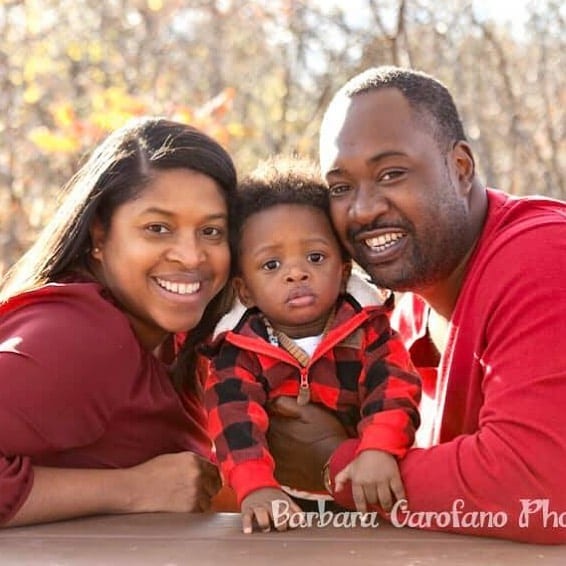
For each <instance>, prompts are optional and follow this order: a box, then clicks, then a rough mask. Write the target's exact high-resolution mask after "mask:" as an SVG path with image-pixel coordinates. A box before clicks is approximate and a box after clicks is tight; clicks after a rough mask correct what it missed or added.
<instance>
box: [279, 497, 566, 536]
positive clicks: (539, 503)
mask: <svg viewBox="0 0 566 566" xmlns="http://www.w3.org/2000/svg"><path fill="white" fill-rule="evenodd" d="M317 503H318V511H304V512H300V513H296V512H293V513H291V512H290V511H289V503H288V502H287V501H285V500H283V499H277V500H275V501H273V502H272V503H271V509H272V513H273V523H274V525H275V526H276V527H277V526H278V525H282V524H284V523H287V524H288V526H289V527H290V528H307V527H320V528H323V527H334V528H341V529H348V528H354V527H362V528H377V527H379V525H380V520H381V519H382V517H381V515H380V514H379V513H377V512H375V511H368V512H365V513H362V512H360V511H340V512H333V511H326V510H325V501H324V500H318V502H317ZM519 505H520V512H519V515H518V518H517V522H518V526H519V527H520V528H524V529H528V528H529V525H530V523H531V521H532V520H534V519H535V518H536V519H537V523H539V521H540V519H542V524H543V526H544V527H545V528H554V529H556V528H566V511H557V510H553V509H552V507H551V505H550V500H549V499H519ZM388 519H389V521H388V522H389V523H391V524H392V525H393V526H394V527H398V528H401V527H412V528H417V529H426V528H432V529H434V528H438V529H444V528H455V529H466V528H469V529H477V528H486V527H487V528H496V529H497V528H502V527H505V526H506V525H507V524H508V522H509V516H508V515H507V513H506V512H504V511H476V510H474V511H469V510H468V511H467V510H466V508H465V502H464V500H463V499H455V500H454V502H453V503H452V506H451V508H450V509H448V510H446V511H418V512H411V511H410V510H409V509H408V508H407V501H406V500H404V499H401V500H399V501H397V502H396V503H395V504H394V505H393V508H392V509H391V513H390V515H389V516H388Z"/></svg>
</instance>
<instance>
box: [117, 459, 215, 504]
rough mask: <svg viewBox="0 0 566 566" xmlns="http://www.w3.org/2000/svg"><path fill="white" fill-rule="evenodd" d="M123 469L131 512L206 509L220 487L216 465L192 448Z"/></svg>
mask: <svg viewBox="0 0 566 566" xmlns="http://www.w3.org/2000/svg"><path fill="white" fill-rule="evenodd" d="M125 471H127V472H129V475H130V489H131V509H130V512H138V513H139V512H152V511H176V512H191V511H206V510H207V509H209V508H210V500H211V498H212V497H213V496H214V495H216V493H217V492H218V490H219V489H220V487H221V481H220V475H219V473H218V468H217V467H216V466H215V465H214V464H211V463H210V462H209V461H208V460H206V459H204V458H202V457H201V456H199V455H198V454H195V453H194V452H179V453H176V454H163V455H161V456H156V457H155V458H153V459H151V460H148V461H147V462H144V463H143V464H139V465H137V466H134V467H133V468H129V469H128V470H125Z"/></svg>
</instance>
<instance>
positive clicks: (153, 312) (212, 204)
mask: <svg viewBox="0 0 566 566" xmlns="http://www.w3.org/2000/svg"><path fill="white" fill-rule="evenodd" d="M91 237H92V241H93V251H92V256H93V257H94V259H95V260H97V261H96V262H95V267H94V271H95V275H96V276H97V278H98V279H99V280H100V282H101V283H102V284H103V285H104V286H105V287H107V288H108V289H109V290H110V292H111V293H112V295H113V296H114V297H115V299H116V300H117V301H118V302H119V304H120V305H121V307H122V309H123V310H124V311H125V313H126V315H127V316H128V318H129V319H130V322H131V324H132V327H133V328H134V331H135V333H136V334H137V336H138V338H139V340H140V342H141V343H142V344H143V345H144V346H145V347H146V348H148V349H153V348H155V347H156V346H158V345H159V344H160V343H161V342H162V341H163V339H164V338H165V337H166V336H167V334H169V333H172V332H183V331H187V330H190V329H191V328H193V327H194V326H196V324H197V323H198V322H199V320H200V319H201V317H202V315H203V312H204V309H205V308H206V306H207V305H208V303H209V302H210V301H211V299H212V298H213V297H214V296H215V295H216V294H217V293H218V292H219V291H220V290H221V288H222V287H223V286H224V284H225V283H226V281H227V279H228V273H229V266H230V252H229V247H228V209H227V205H226V201H225V199H224V194H223V192H222V190H221V188H220V187H219V185H218V184H217V183H216V182H215V181H214V180H213V179H212V178H210V177H208V176H206V175H204V174H202V173H199V172H196V171H191V170H188V169H181V168H179V169H171V170H166V171H157V172H155V174H154V179H153V181H152V182H151V183H150V184H149V185H148V186H147V187H146V188H145V189H144V190H143V191H142V192H141V193H140V194H139V195H138V196H137V197H136V198H135V199H133V200H130V201H128V202H125V203H124V204H122V205H121V206H119V207H118V208H117V209H116V210H115V212H114V215H113V217H112V220H111V223H110V227H109V228H108V230H107V231H106V230H104V228H103V227H102V226H101V225H100V224H99V223H95V225H94V226H93V227H92V228H91Z"/></svg>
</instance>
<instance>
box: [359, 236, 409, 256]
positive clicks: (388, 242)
mask: <svg viewBox="0 0 566 566" xmlns="http://www.w3.org/2000/svg"><path fill="white" fill-rule="evenodd" d="M404 237H405V234H402V233H399V232H389V233H388V234H382V235H381V236H377V237H376V238H369V239H367V240H365V244H366V246H368V247H370V248H371V249H372V250H373V251H376V252H382V251H384V250H386V249H387V248H390V247H391V246H392V245H393V244H395V243H396V242H398V241H399V240H400V239H401V238H404Z"/></svg>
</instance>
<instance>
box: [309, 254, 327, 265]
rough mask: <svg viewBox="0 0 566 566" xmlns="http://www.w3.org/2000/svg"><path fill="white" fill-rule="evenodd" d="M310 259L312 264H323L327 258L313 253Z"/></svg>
mask: <svg viewBox="0 0 566 566" xmlns="http://www.w3.org/2000/svg"><path fill="white" fill-rule="evenodd" d="M308 258H309V261H310V262H311V263H322V262H323V261H324V258H325V256H324V254H321V253H320V252H313V253H310V254H309V255H308Z"/></svg>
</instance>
